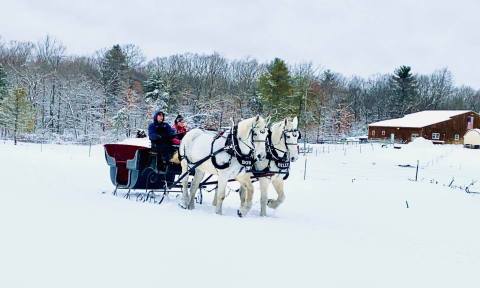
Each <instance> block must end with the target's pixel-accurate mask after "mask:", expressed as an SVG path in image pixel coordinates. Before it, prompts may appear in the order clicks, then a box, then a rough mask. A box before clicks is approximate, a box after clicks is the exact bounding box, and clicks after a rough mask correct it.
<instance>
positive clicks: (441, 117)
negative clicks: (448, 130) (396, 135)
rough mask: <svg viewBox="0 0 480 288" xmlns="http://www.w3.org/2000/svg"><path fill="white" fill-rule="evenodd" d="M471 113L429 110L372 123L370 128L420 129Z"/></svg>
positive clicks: (466, 111)
mask: <svg viewBox="0 0 480 288" xmlns="http://www.w3.org/2000/svg"><path fill="white" fill-rule="evenodd" d="M468 112H471V111H470V110H431V111H421V112H417V113H412V114H407V115H405V116H403V117H402V118H396V119H390V120H384V121H380V122H375V123H372V124H370V125H368V126H372V127H399V128H422V127H425V126H430V125H433V124H436V123H440V122H444V121H447V120H449V119H450V118H452V117H454V116H457V115H461V114H465V113H468Z"/></svg>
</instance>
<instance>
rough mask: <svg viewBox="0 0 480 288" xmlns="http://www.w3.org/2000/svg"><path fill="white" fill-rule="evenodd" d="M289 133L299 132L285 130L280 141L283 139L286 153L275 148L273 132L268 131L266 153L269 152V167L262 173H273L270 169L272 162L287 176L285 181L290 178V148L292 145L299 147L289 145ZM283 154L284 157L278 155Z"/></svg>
mask: <svg viewBox="0 0 480 288" xmlns="http://www.w3.org/2000/svg"><path fill="white" fill-rule="evenodd" d="M288 132H299V131H298V130H296V129H295V130H284V131H283V132H282V136H281V137H280V140H281V139H282V138H283V141H284V144H285V147H287V150H286V151H284V150H282V149H279V148H277V147H275V143H273V140H272V131H271V130H270V129H268V136H267V143H266V147H265V148H266V151H267V159H268V165H267V167H266V168H265V169H264V170H263V171H262V172H271V171H270V170H271V169H270V167H271V163H272V161H273V162H274V163H275V165H276V166H277V168H278V169H279V170H280V172H281V173H283V174H285V176H284V177H283V179H284V180H285V179H287V178H288V176H289V169H290V158H289V157H288V154H289V152H288V146H292V145H298V144H297V143H288V142H287V137H286V135H285V134H286V133H288ZM279 152H281V153H283V156H280V155H279V154H278V153H279Z"/></svg>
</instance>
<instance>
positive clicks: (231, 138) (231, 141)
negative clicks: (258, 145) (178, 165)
mask: <svg viewBox="0 0 480 288" xmlns="http://www.w3.org/2000/svg"><path fill="white" fill-rule="evenodd" d="M223 134H224V133H223V132H220V133H217V135H215V137H214V138H213V141H212V143H211V146H210V155H208V156H207V157H204V158H203V159H201V160H199V161H197V162H195V163H193V162H191V161H190V160H189V159H188V158H187V157H186V153H184V154H185V155H184V158H185V159H186V160H187V162H188V164H190V165H197V164H198V165H200V164H201V163H203V162H205V161H207V160H208V159H209V158H210V159H211V160H212V164H213V166H214V167H215V168H216V169H219V170H223V169H227V168H228V167H229V166H230V164H231V162H232V159H233V157H235V158H236V159H237V161H238V163H240V165H242V166H244V168H245V169H246V170H247V171H251V170H252V167H253V164H255V158H254V151H255V147H252V146H250V145H248V143H246V142H245V141H244V140H242V139H240V141H241V142H242V143H243V144H244V145H245V146H247V147H248V148H249V149H250V152H249V153H248V154H243V153H242V151H241V149H240V142H239V139H238V126H237V125H234V126H233V129H230V132H229V133H228V135H227V136H226V137H225V136H223ZM254 136H255V135H254V133H253V129H251V130H250V133H249V137H250V138H251V139H250V140H251V143H252V144H253V143H255V142H266V141H264V140H256V139H254ZM220 138H226V141H225V145H224V146H223V147H222V148H220V149H218V150H215V151H214V146H215V142H216V141H217V140H218V139H220ZM222 152H226V153H227V154H228V155H230V158H229V159H228V161H227V162H225V163H223V164H219V163H218V161H217V157H216V156H217V155H218V154H219V153H222Z"/></svg>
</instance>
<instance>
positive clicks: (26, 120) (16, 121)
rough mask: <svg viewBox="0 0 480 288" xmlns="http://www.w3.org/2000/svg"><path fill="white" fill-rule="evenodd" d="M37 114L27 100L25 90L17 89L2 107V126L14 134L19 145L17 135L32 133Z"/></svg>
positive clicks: (0, 115) (0, 116) (5, 100)
mask: <svg viewBox="0 0 480 288" xmlns="http://www.w3.org/2000/svg"><path fill="white" fill-rule="evenodd" d="M34 119H35V113H34V111H33V108H32V105H31V103H30V101H29V100H28V98H27V90H26V89H25V88H16V89H15V90H13V92H12V93H10V94H9V95H8V96H7V97H6V98H5V99H3V100H2V102H1V105H0V124H1V125H2V126H4V127H6V128H7V130H10V131H11V132H13V139H14V143H15V145H17V135H18V133H22V132H32V131H33V125H34Z"/></svg>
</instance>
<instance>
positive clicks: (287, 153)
mask: <svg viewBox="0 0 480 288" xmlns="http://www.w3.org/2000/svg"><path fill="white" fill-rule="evenodd" d="M297 127H298V119H297V117H295V118H293V119H289V118H286V119H285V120H283V121H280V122H276V123H274V124H272V126H271V127H270V133H271V134H270V136H269V140H268V141H267V152H268V155H267V159H265V160H262V161H257V162H256V163H255V170H256V171H264V170H265V169H267V170H268V171H270V172H284V171H286V170H288V167H287V166H286V164H289V162H294V161H296V160H297V159H298V138H299V136H300V132H299V131H298V128H297ZM279 166H283V167H279ZM288 166H289V165H288ZM250 176H253V174H250ZM285 176H286V175H285V174H274V175H273V176H271V178H270V177H260V178H259V183H260V191H261V196H260V216H267V205H268V207H270V208H272V209H276V208H277V207H278V206H279V205H280V204H282V202H283V201H284V200H285V192H284V187H283V183H284V179H283V178H284V177H285ZM248 179H249V180H250V177H249V178H248ZM270 183H272V184H273V187H274V188H275V191H276V192H277V199H275V200H274V199H268V187H269V185H270ZM243 184H244V183H242V186H241V187H240V200H241V202H242V204H241V208H240V210H239V211H238V215H239V216H240V217H242V216H245V215H247V213H248V212H249V211H250V209H251V207H252V198H253V192H254V190H253V185H252V184H251V182H250V184H247V185H243Z"/></svg>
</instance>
